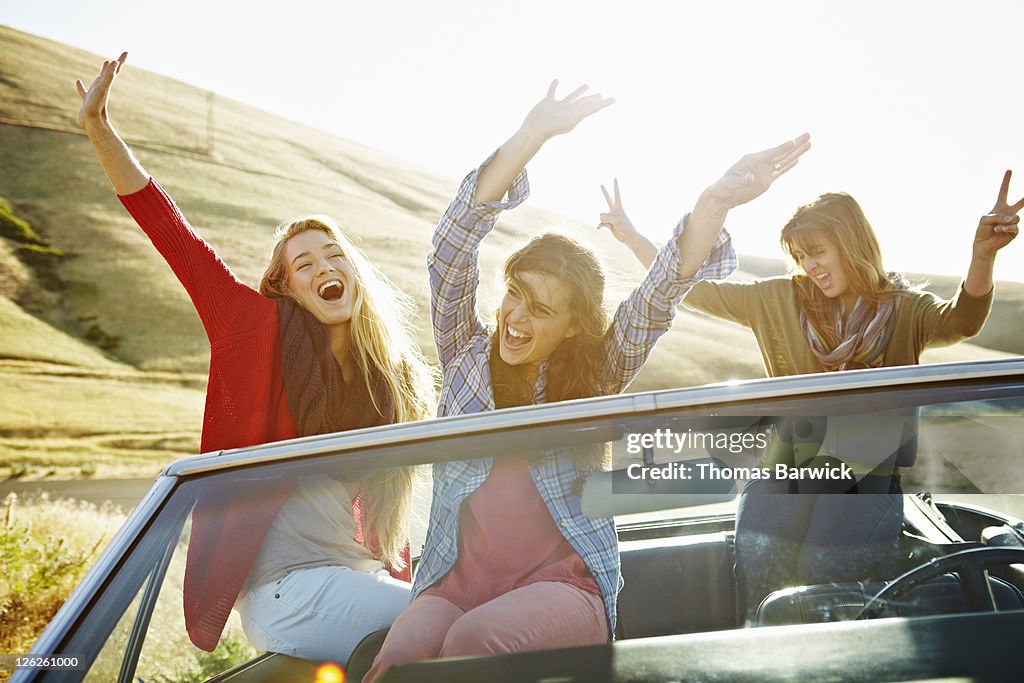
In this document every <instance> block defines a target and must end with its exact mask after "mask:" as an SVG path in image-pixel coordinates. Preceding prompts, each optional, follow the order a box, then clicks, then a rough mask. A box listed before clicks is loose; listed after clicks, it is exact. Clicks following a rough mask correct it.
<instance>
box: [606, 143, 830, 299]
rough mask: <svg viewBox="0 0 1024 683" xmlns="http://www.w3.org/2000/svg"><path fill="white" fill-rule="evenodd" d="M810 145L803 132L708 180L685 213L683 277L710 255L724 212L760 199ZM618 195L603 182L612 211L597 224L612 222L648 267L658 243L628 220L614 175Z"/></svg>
mask: <svg viewBox="0 0 1024 683" xmlns="http://www.w3.org/2000/svg"><path fill="white" fill-rule="evenodd" d="M810 148H811V136H810V135H809V134H808V133H804V134H803V135H801V136H800V137H798V138H796V139H794V140H789V141H787V142H784V143H782V144H781V145H779V146H777V147H772V148H771V149H766V150H764V151H761V152H756V153H754V154H747V155H746V156H744V157H743V158H742V159H740V160H739V161H737V162H736V163H735V164H733V165H732V166H731V167H730V168H729V170H727V171H726V172H725V174H724V175H723V176H722V177H721V178H719V179H718V180H717V181H715V182H714V183H712V184H711V185H709V186H708V187H707V188H706V189H705V190H704V191H703V192H702V193H701V195H700V198H699V199H698V200H697V204H696V205H695V206H694V207H693V211H692V212H690V214H689V215H688V216H687V218H686V230H684V231H683V232H682V234H680V235H679V237H678V240H679V253H680V254H681V255H682V259H681V261H680V264H679V277H680V278H682V279H685V278H691V277H693V276H694V275H695V274H696V273H697V271H698V270H699V269H700V267H701V264H703V263H704V261H705V259H707V257H708V254H709V252H710V251H711V246H712V245H713V244H714V242H715V239H716V238H717V236H718V233H719V231H720V230H721V229H722V226H723V225H725V217H726V215H727V214H728V213H729V210H730V209H733V208H735V207H737V206H740V205H741V204H746V203H747V202H749V201H751V200H752V199H755V198H757V197H759V196H761V195H762V194H764V193H765V191H766V190H767V189H768V188H769V187H771V184H772V183H773V182H774V181H775V180H776V179H777V178H779V177H780V176H782V175H783V174H784V173H786V172H787V171H789V170H790V169H791V168H793V167H794V166H796V164H797V162H798V161H799V160H800V157H801V155H803V153H804V152H806V151H807V150H808V149H810ZM614 187H615V197H614V199H613V198H612V196H611V195H610V194H609V193H608V190H607V189H606V188H605V187H604V185H602V186H601V192H603V193H604V198H605V201H607V202H608V211H607V213H602V214H601V222H600V223H599V224H598V227H599V228H601V227H607V228H608V229H609V230H611V233H612V235H614V236H615V238H616V239H617V240H619V241H620V242H622V243H623V244H625V245H626V246H627V247H629V250H630V251H632V252H633V255H634V256H636V258H637V260H638V261H640V263H641V264H643V266H644V267H645V268H650V267H651V264H652V263H654V258H655V256H656V255H657V253H658V250H657V247H655V246H654V244H653V243H652V242H651V241H650V240H649V239H647V238H646V237H644V235H643V234H642V233H640V231H638V230H637V229H636V227H635V226H634V225H633V222H632V221H631V220H629V216H627V215H626V212H625V209H623V207H622V197H621V195H620V194H619V181H618V178H616V179H615V184H614Z"/></svg>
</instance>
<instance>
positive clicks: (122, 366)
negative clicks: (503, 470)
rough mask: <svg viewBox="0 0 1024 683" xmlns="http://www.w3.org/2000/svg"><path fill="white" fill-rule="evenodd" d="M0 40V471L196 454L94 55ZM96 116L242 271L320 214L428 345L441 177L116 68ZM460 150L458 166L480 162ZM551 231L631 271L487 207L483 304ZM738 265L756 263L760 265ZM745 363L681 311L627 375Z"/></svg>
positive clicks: (165, 290)
mask: <svg viewBox="0 0 1024 683" xmlns="http://www.w3.org/2000/svg"><path fill="white" fill-rule="evenodd" d="M0 47H2V50H3V54H4V60H3V61H2V62H0V148H2V149H3V150H4V152H5V154H4V164H2V165H0V197H2V198H4V199H6V200H7V202H8V203H9V204H10V208H11V211H12V213H13V215H15V216H18V217H20V218H22V219H24V220H25V221H27V222H28V224H29V225H30V226H31V230H32V231H34V233H36V234H37V235H38V240H37V241H36V242H33V241H32V240H31V239H28V238H25V237H24V235H21V236H19V235H18V234H17V230H16V229H5V231H4V232H2V233H0V234H2V237H0V329H2V331H3V332H2V335H0V378H2V383H3V391H2V392H0V468H2V467H3V466H8V467H12V468H14V469H12V473H13V472H15V471H17V473H18V474H19V475H23V476H30V477H39V476H73V475H76V474H78V473H79V472H81V471H82V468H83V467H85V468H86V470H87V471H88V472H96V473H97V476H128V475H136V476H138V475H149V474H153V473H155V472H156V471H158V470H159V469H160V468H161V467H162V466H164V465H166V464H167V463H168V462H170V461H171V460H173V459H175V458H177V457H179V456H182V455H187V454H190V453H193V452H195V450H196V449H197V448H198V432H199V428H200V417H201V412H202V403H203V393H204V387H205V373H206V369H207V363H208V357H209V356H208V350H207V344H206V339H205V337H204V335H203V331H202V328H201V326H200V324H199V321H198V319H197V317H196V315H195V313H194V312H193V310H192V307H191V304H190V303H189V301H188V298H187V297H186V296H185V294H184V291H183V290H182V289H181V287H180V286H179V284H178V282H177V281H176V280H175V279H174V277H173V275H172V274H171V272H170V270H169V269H168V268H167V266H166V265H165V264H164V263H163V261H162V259H161V258H160V256H159V255H158V254H157V253H156V251H155V250H154V249H153V248H152V246H151V245H150V244H149V243H148V240H147V239H146V237H145V236H144V235H143V234H142V233H141V231H140V230H139V229H138V228H137V227H136V226H135V225H134V223H133V222H132V220H131V219H130V218H129V217H128V216H127V214H126V212H125V211H124V210H123V209H122V208H121V206H120V205H119V203H118V201H117V199H116V197H115V196H114V194H113V192H112V191H111V188H110V186H109V183H108V182H107V180H106V178H105V177H104V175H103V172H102V170H101V169H100V166H99V164H98V162H97V161H96V159H95V158H94V156H93V153H92V150H91V148H90V146H89V143H88V141H87V139H86V138H85V136H84V135H83V134H82V133H81V132H80V131H79V130H78V127H77V124H76V121H75V115H76V112H77V107H78V97H77V95H76V94H75V92H74V88H73V83H74V79H75V78H79V77H80V78H83V79H86V80H88V79H89V78H91V77H92V75H93V74H94V73H95V71H96V68H97V65H98V63H99V62H100V60H101V58H100V57H97V56H95V55H91V54H88V53H86V52H83V51H80V50H76V49H73V48H69V47H67V46H64V45H60V44H57V43H54V42H51V41H47V40H44V39H41V38H37V37H34V36H30V35H27V34H24V33H20V32H18V31H15V30H12V29H8V28H3V27H0ZM211 110H212V113H213V121H214V125H213V130H212V135H208V132H207V120H208V114H209V112H210V111H211ZM111 111H112V114H111V115H112V118H113V119H114V122H115V123H116V125H117V126H118V128H119V130H120V131H121V133H122V134H123V135H124V137H125V138H126V139H127V140H128V142H129V143H130V144H131V146H132V147H133V149H134V150H135V151H136V154H137V156H138V157H139V159H140V161H141V162H142V163H143V165H144V166H145V167H146V169H147V170H148V171H149V172H150V173H152V174H153V176H154V177H155V178H157V179H158V180H159V181H160V183H161V184H162V185H163V186H164V188H165V189H166V190H167V191H168V192H169V193H170V194H171V196H173V197H174V198H175V200H176V201H177V202H178V204H179V205H180V206H181V208H182V210H183V211H184V213H185V215H186V216H188V217H189V219H190V220H191V222H192V223H193V225H194V226H195V227H196V229H197V230H198V231H199V232H200V233H201V234H202V235H203V237H205V238H206V239H207V240H208V241H209V242H210V243H211V244H213V245H214V247H215V248H216V249H217V250H218V252H219V253H220V254H221V256H222V257H223V258H224V260H225V261H226V262H227V263H228V264H229V265H230V266H231V267H232V268H233V269H234V270H235V272H236V273H237V274H238V276H239V277H240V278H241V279H242V280H244V281H246V282H248V283H250V284H255V283H256V282H257V281H258V279H259V277H260V275H261V273H262V269H263V267H264V265H265V263H266V260H267V257H268V255H269V250H270V246H271V234H272V232H273V229H274V227H275V226H276V225H277V224H278V223H279V222H280V221H282V220H284V219H286V218H289V217H294V216H298V215H303V214H308V213H327V214H330V215H332V216H334V217H336V218H337V219H338V220H339V222H340V223H341V224H342V225H343V226H344V227H345V228H346V230H347V232H348V233H349V234H350V235H352V236H353V237H354V239H355V241H356V242H357V243H358V244H359V245H360V246H361V247H362V248H363V249H364V250H365V251H366V252H367V254H368V255H369V256H370V258H371V259H373V260H374V261H375V262H376V263H377V264H379V265H380V267H381V268H382V270H383V271H384V272H385V273H386V274H387V275H388V276H389V277H391V278H392V279H393V280H394V281H395V282H397V283H398V284H399V285H400V286H401V287H402V288H403V289H405V290H406V291H407V292H409V293H411V294H412V295H413V296H414V297H415V299H416V303H417V306H418V309H419V314H420V316H421V318H420V325H419V328H420V335H419V341H420V344H421V345H422V347H423V349H424V350H425V352H426V353H427V355H428V357H431V358H432V357H433V347H432V343H431V340H430V334H429V328H428V325H427V323H426V313H427V299H426V292H427V287H426V272H425V268H424V255H425V254H426V252H427V250H428V248H429V239H430V235H431V232H432V229H433V226H434V224H435V222H436V220H437V218H438V216H439V215H440V213H441V212H442V211H443V210H444V207H445V206H446V205H447V202H448V201H449V200H450V198H451V196H452V194H453V192H454V190H455V187H456V181H457V179H454V178H442V177H438V176H437V175H435V174H432V173H430V172H429V171H427V170H424V169H421V168H417V167H414V166H411V165H409V164H407V163H404V162H402V161H401V160H399V159H395V158H391V157H388V156H385V155H383V154H380V153H377V152H375V151H373V150H371V149H367V148H365V147H363V146H361V145H359V144H357V143H354V142H351V141H348V140H344V139H341V138H338V137H335V136H332V135H329V134H326V133H324V132H322V131H319V130H314V129H311V128H309V127H306V126H302V125H299V124H295V123H293V122H290V121H286V120H283V119H281V118H278V117H275V116H273V115H270V114H267V113H265V112H262V111H258V110H255V109H253V108H251V107H247V106H245V105H242V104H240V103H238V102H234V101H232V100H228V99H225V98H223V97H220V96H217V95H211V94H210V93H207V92H206V91H203V90H199V89H197V88H194V87H192V86H189V85H187V84H185V83H181V82H179V81H175V80H173V79H169V78H166V77H163V76H159V75H155V74H152V73H148V72H145V71H142V70H139V69H135V68H131V67H129V68H128V69H127V70H126V71H125V73H124V74H123V75H122V76H121V78H120V79H119V81H118V84H117V89H116V95H115V100H114V102H113V105H112V110H111ZM496 134H497V132H496ZM465 161H466V167H467V170H468V169H469V168H470V167H471V166H472V165H473V164H474V163H476V162H477V161H478V160H477V159H466V160H465ZM554 228H557V229H560V230H564V231H566V232H569V233H572V234H575V235H577V236H579V237H582V238H584V239H586V240H588V241H590V242H591V243H593V244H594V245H595V248H596V249H597V250H598V251H599V252H600V253H601V254H602V256H603V257H604V258H605V261H606V263H607V264H608V268H609V271H610V293H609V299H610V300H613V301H617V300H618V299H620V298H621V297H622V296H624V295H625V293H626V292H627V291H628V290H629V289H630V288H631V287H632V286H633V285H634V284H635V283H636V282H638V281H639V279H640V278H641V276H642V271H641V270H640V268H639V267H638V266H637V265H636V264H635V263H634V261H633V260H632V257H631V256H629V255H628V254H626V253H625V252H624V250H623V249H622V248H621V247H620V246H619V245H618V244H617V243H616V242H615V241H614V240H613V239H612V238H611V237H610V236H609V235H608V234H607V233H606V232H603V231H602V232H601V233H597V232H595V231H594V229H593V228H592V227H589V226H582V225H575V224H572V223H570V222H567V221H565V220H563V219H560V218H559V217H557V216H554V215H552V214H549V213H546V212H544V211H541V210H539V209H536V208H533V207H529V206H525V207H522V208H520V209H518V210H517V211H515V212H513V213H511V214H509V215H507V216H504V217H503V218H502V220H501V221H500V222H499V225H498V228H497V230H496V234H494V235H493V236H492V237H491V238H489V239H488V241H487V242H486V243H485V245H484V247H483V249H482V263H483V268H484V274H485V276H484V280H485V282H484V293H483V297H482V302H483V303H484V304H485V305H494V304H496V302H497V300H498V296H497V294H498V291H499V290H498V287H499V283H498V281H497V274H498V271H499V266H500V263H501V260H502V258H503V256H504V255H507V254H508V253H509V252H510V250H511V249H512V248H513V246H514V245H516V244H518V243H519V242H520V241H521V240H522V238H523V236H525V235H529V234H531V233H534V232H537V231H542V230H546V229H554ZM33 239H34V238H33ZM40 245H42V248H41V249H40V248H37V247H39V246H40ZM747 263H748V261H747V260H744V267H746V264H747ZM749 263H750V264H751V271H752V273H753V274H756V275H761V274H766V273H762V272H759V270H760V269H761V267H763V266H764V265H765V263H769V264H770V260H768V261H766V260H765V259H750V260H749ZM772 267H774V268H778V264H777V263H776V264H775V265H774V266H772ZM740 276H742V274H738V275H737V277H740ZM747 276H748V277H749V276H750V273H748V274H747ZM935 281H936V283H937V284H938V279H935ZM1022 302H1024V285H1009V286H1007V287H1001V288H1000V301H999V303H998V304H997V309H996V314H995V315H994V316H993V320H992V321H991V322H990V323H989V328H990V329H989V330H987V331H986V335H987V336H985V337H982V341H983V342H984V341H985V339H987V338H988V337H989V336H990V337H992V338H993V339H996V338H998V339H996V341H993V342H992V344H991V346H992V347H993V348H992V349H988V348H983V347H981V346H977V345H971V344H961V345H959V346H957V347H953V348H950V349H942V350H938V351H935V352H931V353H930V354H929V356H928V360H930V361H932V362H934V361H939V360H955V359H963V358H988V357H996V356H1001V355H1005V354H1004V353H1003V351H1012V352H1016V353H1019V352H1021V351H1022V347H1024V342H1022V341H1021V340H1020V339H1019V335H1016V334H1008V333H1007V332H1006V330H1007V329H1010V328H1012V326H1013V325H1014V324H1017V323H1018V321H1019V320H1020V318H1019V312H1020V310H1021V307H1022V305H1024V304H1022ZM1013 312H1015V313H1016V314H1017V315H1013V314H1012V313H1013ZM1004 317H1006V318H1007V320H1006V321H1004V320H1003V318H1004ZM994 349H1003V351H998V350H994ZM762 373H763V371H762V368H761V363H760V358H759V355H758V353H757V349H756V346H755V344H754V341H753V337H752V336H751V334H750V333H749V332H748V331H747V330H744V329H742V328H739V327H737V326H735V325H732V324H730V323H724V322H721V321H717V320H713V319H710V318H706V317H703V316H701V315H697V314H693V313H689V312H681V313H680V315H679V318H678V321H677V324H676V326H675V328H674V329H673V330H672V331H671V332H670V333H669V334H668V335H666V337H665V338H664V339H663V341H662V342H661V343H659V346H658V348H657V350H656V351H655V353H654V355H653V357H652V359H651V361H650V363H648V366H647V367H646V368H645V370H644V371H643V373H642V374H641V375H640V377H639V378H638V379H637V381H636V382H635V383H634V384H633V386H632V389H633V390H644V389H652V388H664V387H671V386H687V385H697V384H704V383H708V382H715V381H722V380H726V379H732V378H748V377H758V376H761V375H762ZM21 468H25V469H21ZM0 476H3V469H0Z"/></svg>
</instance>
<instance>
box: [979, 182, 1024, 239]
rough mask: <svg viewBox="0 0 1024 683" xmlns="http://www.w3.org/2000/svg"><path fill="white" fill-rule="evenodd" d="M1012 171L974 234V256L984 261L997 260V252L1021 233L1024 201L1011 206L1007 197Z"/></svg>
mask: <svg viewBox="0 0 1024 683" xmlns="http://www.w3.org/2000/svg"><path fill="white" fill-rule="evenodd" d="M1011 175H1012V172H1011V171H1007V172H1006V173H1004V174H1003V184H1002V185H1000V186H999V196H998V197H996V203H995V206H993V207H992V210H991V211H990V212H988V213H987V214H985V215H984V216H982V217H981V220H980V221H978V230H977V232H975V233H974V256H975V257H980V258H984V259H995V257H996V252H998V251H999V250H1000V249H1002V248H1003V247H1005V246H1006V245H1007V244H1009V243H1010V242H1012V241H1013V240H1014V238H1015V237H1017V233H1018V232H1019V231H1020V228H1019V226H1018V223H1020V216H1018V215H1017V214H1018V213H1019V212H1020V210H1021V209H1022V208H1024V199H1021V200H1020V201H1019V202H1017V203H1016V204H1010V203H1009V201H1008V200H1007V198H1006V196H1007V195H1008V194H1009V192H1010V176H1011Z"/></svg>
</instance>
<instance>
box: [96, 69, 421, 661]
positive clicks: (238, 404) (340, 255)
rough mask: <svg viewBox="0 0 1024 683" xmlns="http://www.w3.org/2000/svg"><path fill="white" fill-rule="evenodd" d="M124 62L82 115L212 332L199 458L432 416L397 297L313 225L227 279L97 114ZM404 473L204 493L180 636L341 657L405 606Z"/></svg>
mask: <svg viewBox="0 0 1024 683" xmlns="http://www.w3.org/2000/svg"><path fill="white" fill-rule="evenodd" d="M126 58H127V53H124V54H122V55H121V56H120V58H119V59H117V60H109V61H106V62H104V64H103V68H102V70H101V71H100V74H99V76H97V77H96V79H95V81H93V83H92V84H91V85H90V86H89V87H88V88H86V87H85V86H84V85H83V84H82V82H81V81H78V82H77V83H76V87H77V89H78V93H79V95H80V96H81V98H82V105H81V109H80V111H79V114H78V120H79V124H80V125H81V126H82V128H83V129H84V130H85V132H86V133H87V135H88V137H89V140H90V142H91V143H92V146H93V149H94V150H95V152H96V155H97V156H98V157H99V160H100V162H101V163H102V165H103V169H104V171H106V174H107V177H108V178H109V179H110V182H111V184H112V185H113V186H114V190H115V191H116V192H117V194H118V198H119V199H120V200H121V202H122V204H123V205H124V206H125V208H126V209H127V210H128V212H129V213H130V214H131V215H132V217H133V218H134V219H135V220H136V222H137V223H138V224H139V226H140V227H141V228H142V230H143V231H144V232H145V233H146V235H147V236H148V237H149V238H150V240H151V241H152V242H153V245H154V246H155V247H156V248H157V250H158V251H159V252H160V253H161V255H162V256H163V257H164V258H165V260H166V261H167V263H168V265H169V266H170V267H171V269H172V270H173V271H174V274H175V275H176V276H177V277H178V279H179V280H180V281H181V283H182V285H183V286H184V287H185V290H186V291H187V292H188V294H189V296H190V298H191V299H192V303H193V304H194V306H195V309H196V312H197V313H198V314H199V317H200V319H201V320H202V323H203V326H204V328H205V330H206V334H207V336H208V338H209V341H210V347H211V352H210V382H209V385H208V389H207V401H206V412H205V416H204V420H203V432H202V450H203V452H211V451H217V450H221V449H228V448H239V447H244V446H250V445H254V444H259V443H265V442H270V441H279V440H282V439H290V438H293V437H297V436H308V435H313V434H322V433H329V432H336V431H342V430H347V429H358V428H362V427H370V426H375V425H381V424H388V423H392V422H396V421H406V420H416V419H421V418H425V417H429V416H430V415H431V414H432V412H433V404H434V391H433V381H432V373H431V371H430V370H429V368H428V366H427V365H426V363H425V362H424V360H423V357H422V356H421V354H420V352H419V349H418V348H417V346H416V344H415V343H414V342H413V337H412V335H411V332H410V325H409V313H410V305H411V303H410V301H409V299H408V297H406V296H405V295H403V294H402V293H401V292H399V291H398V290H397V289H396V288H395V287H394V286H393V285H392V284H391V283H390V282H389V281H388V280H387V279H386V278H385V277H384V276H383V275H381V274H380V273H379V272H378V271H377V270H376V269H375V268H374V267H373V266H372V265H371V264H370V262H369V261H368V260H367V259H366V257H365V256H364V255H363V254H362V253H361V252H360V251H359V250H358V249H357V248H356V247H355V246H353V245H352V243H351V242H349V241H348V240H347V239H346V238H345V236H344V235H343V234H342V233H341V231H340V230H339V229H338V227H337V226H336V225H335V224H334V223H333V222H332V221H331V219H329V218H327V217H325V216H310V217H307V218H303V219H300V220H295V221H290V222H287V223H285V224H283V225H282V226H281V227H280V228H279V230H278V234H277V244H276V246H275V247H274V251H273V256H272V258H271V262H270V265H269V266H268V268H267V271H266V273H265V274H264V276H263V279H262V281H261V283H260V287H259V291H258V292H257V291H256V290H254V289H252V288H251V287H249V286H247V285H246V284H244V283H242V282H241V281H239V280H238V279H237V278H236V277H235V276H234V274H233V273H232V272H231V270H230V269H229V268H228V267H227V266H226V265H225V264H224V262H223V261H221V260H220V258H219V257H218V256H217V254H216V253H214V251H213V249H212V248H211V247H210V245H209V244H207V243H206V242H205V241H203V239H202V238H201V237H199V235H197V234H196V233H195V232H194V231H193V230H192V228H191V227H190V226H189V224H188V222H187V221H186V220H185V217H184V216H183V215H182V214H181V212H180V211H179V210H178V207H177V206H175V204H174V202H173V201H171V199H170V198H169V197H168V196H167V194H166V193H165V192H164V191H163V189H161V187H160V186H159V185H158V184H157V183H156V181H154V180H153V179H151V178H150V177H149V175H148V174H147V173H146V172H145V171H143V169H142V167H141V165H140V164H139V163H138V162H137V161H136V160H135V158H134V156H133V155H132V153H131V151H130V150H129V148H128V146H127V145H126V144H125V143H124V141H123V140H122V139H121V138H120V137H119V136H118V134H117V132H116V131H115V130H114V127H113V125H112V124H111V122H110V119H109V117H108V115H107V103H108V99H109V95H110V91H111V86H112V85H113V82H114V80H115V78H116V76H117V74H118V73H119V72H120V70H121V69H122V67H123V66H124V63H125V60H126ZM412 476H413V473H412V472H411V471H410V470H408V469H406V468H389V469H385V470H381V471H379V472H376V473H374V474H371V475H369V476H367V477H366V478H364V479H363V480H362V481H358V482H342V481H336V480H334V479H332V478H330V477H298V478H292V479H289V480H286V481H281V480H275V481H267V482H252V483H250V484H247V485H246V486H245V487H239V486H238V485H237V484H235V485H233V486H221V487H219V488H217V489H216V490H214V489H213V488H211V489H210V490H206V491H204V492H203V494H202V495H201V496H200V499H199V502H198V503H197V505H196V508H195V510H194V512H193V517H192V532H191V540H190V543H189V549H188V559H187V565H186V569H185V582H184V609H185V623H186V628H187V629H188V632H189V636H190V637H191V639H192V642H193V643H195V644H196V645H197V646H198V647H200V648H202V649H204V650H213V649H214V648H215V647H216V645H217V641H218V640H219V638H220V634H221V632H222V630H223V628H224V624H225V622H226V620H227V617H228V614H229V613H230V611H231V609H232V607H236V608H238V610H239V612H240V613H241V616H242V623H243V627H244V628H245V631H246V635H247V636H248V637H249V639H250V641H251V642H252V643H253V644H254V645H256V646H257V647H259V648H261V649H264V650H268V651H275V652H283V653H285V654H289V655H293V656H297V657H302V658H306V659H315V660H327V659H330V660H334V661H342V662H344V661H345V660H346V658H347V657H348V654H349V653H350V651H351V650H352V649H353V648H354V647H355V645H356V644H358V642H359V640H360V639H361V638H362V636H363V635H366V634H367V633H370V632H373V631H375V630H377V629H380V628H383V627H385V626H387V625H389V624H390V623H391V622H392V621H393V620H394V618H395V617H396V616H397V615H398V614H399V613H400V612H401V611H402V609H404V608H405V607H406V605H407V604H408V602H409V590H410V586H409V583H408V581H409V580H410V578H411V575H410V569H409V551H408V543H407V541H406V537H407V530H406V518H407V512H408V509H409V502H410V497H411V486H412ZM239 489H240V490H239ZM364 532H365V533H364ZM389 570H390V571H389Z"/></svg>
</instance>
